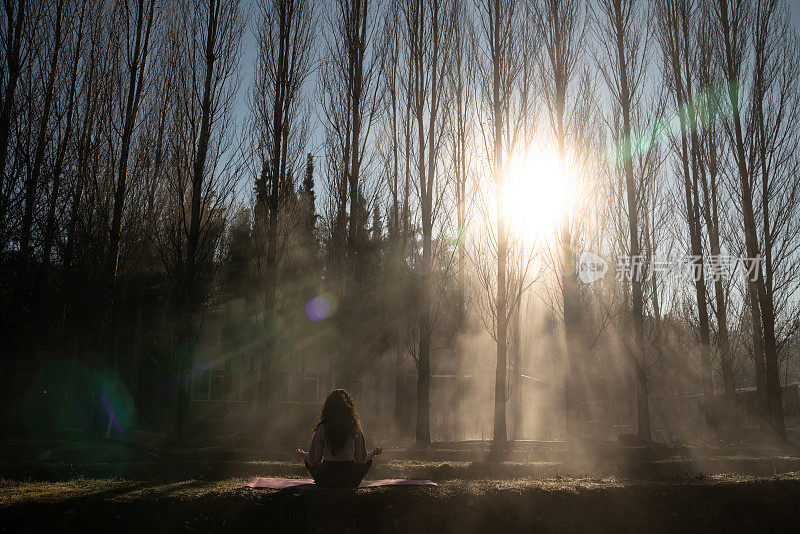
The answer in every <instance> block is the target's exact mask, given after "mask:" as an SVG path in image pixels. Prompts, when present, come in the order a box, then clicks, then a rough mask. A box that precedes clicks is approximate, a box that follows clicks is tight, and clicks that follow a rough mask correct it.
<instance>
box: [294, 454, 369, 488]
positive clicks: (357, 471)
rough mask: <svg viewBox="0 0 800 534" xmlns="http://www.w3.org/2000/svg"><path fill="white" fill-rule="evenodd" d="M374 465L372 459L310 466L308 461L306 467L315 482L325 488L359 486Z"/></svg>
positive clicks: (324, 462)
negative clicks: (364, 461)
mask: <svg viewBox="0 0 800 534" xmlns="http://www.w3.org/2000/svg"><path fill="white" fill-rule="evenodd" d="M371 466H372V460H368V461H367V462H366V463H363V464H362V463H360V462H353V461H350V462H326V461H324V460H323V461H322V462H320V463H319V464H318V465H315V466H313V467H312V466H310V465H308V462H306V469H308V472H309V473H311V476H312V477H313V478H314V483H316V484H317V485H318V486H322V487H323V488H357V487H358V485H359V484H361V480H362V479H363V478H364V475H366V474H367V471H369V468H370V467H371Z"/></svg>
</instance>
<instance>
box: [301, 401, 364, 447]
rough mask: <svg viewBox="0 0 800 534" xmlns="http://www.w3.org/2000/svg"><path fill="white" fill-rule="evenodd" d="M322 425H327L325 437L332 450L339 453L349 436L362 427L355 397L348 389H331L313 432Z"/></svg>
mask: <svg viewBox="0 0 800 534" xmlns="http://www.w3.org/2000/svg"><path fill="white" fill-rule="evenodd" d="M320 425H325V431H326V436H325V439H326V440H327V441H328V444H329V445H330V446H331V452H332V453H333V454H338V453H339V451H340V450H342V447H343V446H344V444H345V442H346V441H347V438H349V437H350V436H354V435H355V434H356V432H358V429H359V428H361V423H360V422H359V420H358V412H356V405H355V403H354V402H353V397H351V396H350V394H349V393H348V392H347V391H345V390H343V389H334V390H333V391H331V393H330V395H328V398H327V399H325V404H324V405H323V406H322V411H320V412H319V422H317V424H316V425H315V426H314V428H313V430H312V431H311V433H312V434H313V433H314V432H316V431H317V429H318V428H319V427H320Z"/></svg>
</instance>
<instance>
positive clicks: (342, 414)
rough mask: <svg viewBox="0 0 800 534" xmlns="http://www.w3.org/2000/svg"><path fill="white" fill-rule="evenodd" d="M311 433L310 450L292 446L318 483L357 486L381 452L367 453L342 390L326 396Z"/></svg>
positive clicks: (350, 401) (347, 396)
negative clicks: (306, 450) (317, 420)
mask: <svg viewBox="0 0 800 534" xmlns="http://www.w3.org/2000/svg"><path fill="white" fill-rule="evenodd" d="M312 433H313V438H312V439H311V447H309V451H308V452H305V451H304V450H303V449H295V453H296V454H297V455H298V456H301V457H303V458H304V459H305V464H306V469H308V472H309V473H311V476H312V477H314V482H315V483H316V484H317V485H318V486H323V487H326V488H357V487H358V485H359V484H360V483H361V480H362V479H363V478H364V475H366V474H367V471H369V468H370V466H371V465H372V459H373V458H374V457H375V456H378V455H379V454H380V453H381V452H383V450H382V449H381V448H380V447H375V450H373V451H372V452H370V453H367V448H366V445H365V444H364V433H363V432H362V431H361V424H360V423H359V421H358V413H356V407H355V404H354V403H353V399H352V397H350V394H349V393H347V392H346V391H345V390H343V389H336V390H334V391H332V392H331V394H330V395H328V398H327V399H325V404H324V405H323V407H322V411H321V412H320V414H319V422H318V423H317V425H316V426H315V427H314V430H313V431H312Z"/></svg>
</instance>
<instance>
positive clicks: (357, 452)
mask: <svg viewBox="0 0 800 534" xmlns="http://www.w3.org/2000/svg"><path fill="white" fill-rule="evenodd" d="M326 433H327V432H326V428H325V425H320V426H319V427H317V430H316V432H314V437H313V438H311V446H310V447H309V448H308V452H307V453H305V455H304V457H305V459H306V462H308V465H310V466H315V465H317V464H319V463H320V462H321V461H322V460H327V461H329V462H350V461H353V460H355V461H356V462H359V463H362V464H363V463H366V462H367V461H369V460H372V453H367V446H366V444H365V442H364V433H363V432H362V431H361V428H360V427H359V429H358V430H357V431H356V433H355V434H353V435H352V436H350V437H349V438H347V440H346V441H345V442H344V445H342V448H341V449H339V451H338V452H337V453H336V454H333V451H332V450H331V445H330V443H328V440H327V439H325V434H326Z"/></svg>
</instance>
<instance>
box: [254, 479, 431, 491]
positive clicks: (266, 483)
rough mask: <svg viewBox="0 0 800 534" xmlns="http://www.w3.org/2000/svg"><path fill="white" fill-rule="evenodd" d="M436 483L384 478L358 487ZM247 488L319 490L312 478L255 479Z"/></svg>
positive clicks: (429, 484) (366, 482) (369, 481)
mask: <svg viewBox="0 0 800 534" xmlns="http://www.w3.org/2000/svg"><path fill="white" fill-rule="evenodd" d="M435 485H436V483H435V482H432V481H430V480H420V479H411V480H406V479H402V478H384V479H383V480H365V481H363V482H362V483H361V484H360V485H359V486H358V487H359V488H372V487H375V486H435ZM245 486H247V487H249V488H268V489H286V488H319V486H317V485H316V484H314V480H312V479H310V478H264V477H255V478H254V479H252V480H250V482H248V483H247V484H245Z"/></svg>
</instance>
